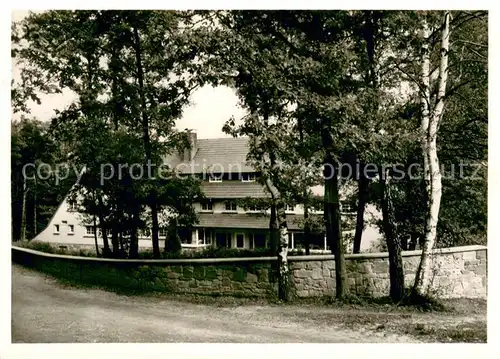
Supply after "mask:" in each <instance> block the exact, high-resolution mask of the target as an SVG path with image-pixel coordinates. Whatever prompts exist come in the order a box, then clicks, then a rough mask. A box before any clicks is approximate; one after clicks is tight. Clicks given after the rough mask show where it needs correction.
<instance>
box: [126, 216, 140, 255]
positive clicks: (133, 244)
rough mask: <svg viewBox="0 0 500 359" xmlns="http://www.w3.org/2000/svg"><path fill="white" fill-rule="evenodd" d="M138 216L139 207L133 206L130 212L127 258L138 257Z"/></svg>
mask: <svg viewBox="0 0 500 359" xmlns="http://www.w3.org/2000/svg"><path fill="white" fill-rule="evenodd" d="M139 217H140V211H139V208H134V209H133V213H132V226H131V227H132V228H131V231H130V248H129V253H128V256H129V258H138V257H139V238H138V236H137V228H138V222H139Z"/></svg>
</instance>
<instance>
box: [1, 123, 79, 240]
mask: <svg viewBox="0 0 500 359" xmlns="http://www.w3.org/2000/svg"><path fill="white" fill-rule="evenodd" d="M62 150H63V148H62V146H61V144H60V143H58V142H57V140H56V139H55V137H54V136H53V133H51V131H50V129H49V128H48V126H47V124H46V123H43V122H41V121H38V120H36V119H34V118H29V117H22V118H21V120H20V121H13V122H12V124H11V201H12V202H11V203H12V206H11V210H12V212H11V213H12V237H13V239H19V238H20V232H21V216H22V211H23V191H24V190H23V187H24V184H25V185H26V206H25V208H24V211H25V214H26V238H27V239H31V238H33V237H34V236H35V235H36V234H38V233H40V231H41V230H42V229H43V228H45V227H46V226H47V224H48V222H49V220H50V218H51V217H52V215H53V214H54V213H55V211H56V209H57V208H58V206H59V204H60V203H61V201H62V200H63V199H64V196H65V194H66V193H67V192H68V190H69V188H70V187H71V186H72V185H73V183H74V180H75V176H74V175H73V174H71V173H69V176H67V178H63V177H64V171H65V169H60V171H61V172H62V173H56V169H57V167H56V166H57V165H59V164H60V161H61V160H62V159H63V155H62ZM25 166H26V167H25ZM23 168H24V169H25V171H24V173H23ZM37 170H38V173H37ZM51 170H52V171H51ZM24 174H25V175H26V179H25V177H24ZM57 175H60V180H59V181H57V180H56V178H57V177H56V176H57ZM24 182H25V183H24ZM35 222H36V223H35Z"/></svg>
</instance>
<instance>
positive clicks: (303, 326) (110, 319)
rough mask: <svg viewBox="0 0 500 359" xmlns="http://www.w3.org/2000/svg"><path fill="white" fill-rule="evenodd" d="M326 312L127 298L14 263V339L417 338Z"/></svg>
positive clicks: (267, 340)
mask: <svg viewBox="0 0 500 359" xmlns="http://www.w3.org/2000/svg"><path fill="white" fill-rule="evenodd" d="M325 310H328V309H325V308H315V307H305V308H304V307H300V306H267V305H266V306H256V305H245V306H239V307H223V308H217V307H214V306H207V305H198V304H193V303H186V302H181V301H176V300H165V297H163V298H157V297H145V296H144V297H141V296H133V297H130V296H121V295H117V294H114V293H110V292H106V291H102V290H95V289H76V288H70V287H64V286H61V285H60V284H59V283H57V282H56V281H55V280H54V279H52V278H50V277H47V276H45V275H43V274H40V273H37V272H34V271H31V270H27V269H25V268H23V267H19V266H13V268H12V342H14V343H119V342H135V343H158V342H164V343H168V342H220V343H223V342H225V343H228V342H229V343H291V342H295V343H298V342H299V343H300V342H306V343H325V342H327V343H339V342H341V343H354V342H371V343H373V342H392V343H394V342H415V340H414V339H410V338H409V337H407V336H401V335H396V334H386V333H383V332H376V331H371V330H361V331H351V330H348V329H345V328H343V329H342V328H341V327H340V326H337V325H336V324H335V323H325V321H324V320H311V319H309V318H314V317H316V318H317V317H318V314H321V313H322V312H324V311H325ZM332 310H333V309H332ZM325 314H326V313H325ZM309 315H310V317H308V316H309Z"/></svg>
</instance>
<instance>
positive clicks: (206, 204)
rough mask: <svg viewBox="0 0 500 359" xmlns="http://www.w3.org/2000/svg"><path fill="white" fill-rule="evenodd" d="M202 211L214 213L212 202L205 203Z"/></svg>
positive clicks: (202, 205)
mask: <svg viewBox="0 0 500 359" xmlns="http://www.w3.org/2000/svg"><path fill="white" fill-rule="evenodd" d="M201 210H202V211H212V210H213V206H212V202H210V201H207V202H203V203H202V204H201Z"/></svg>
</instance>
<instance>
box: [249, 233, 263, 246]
mask: <svg viewBox="0 0 500 359" xmlns="http://www.w3.org/2000/svg"><path fill="white" fill-rule="evenodd" d="M248 239H249V242H250V249H257V248H266V247H267V246H266V235H265V234H263V233H250V234H249V235H248Z"/></svg>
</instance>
